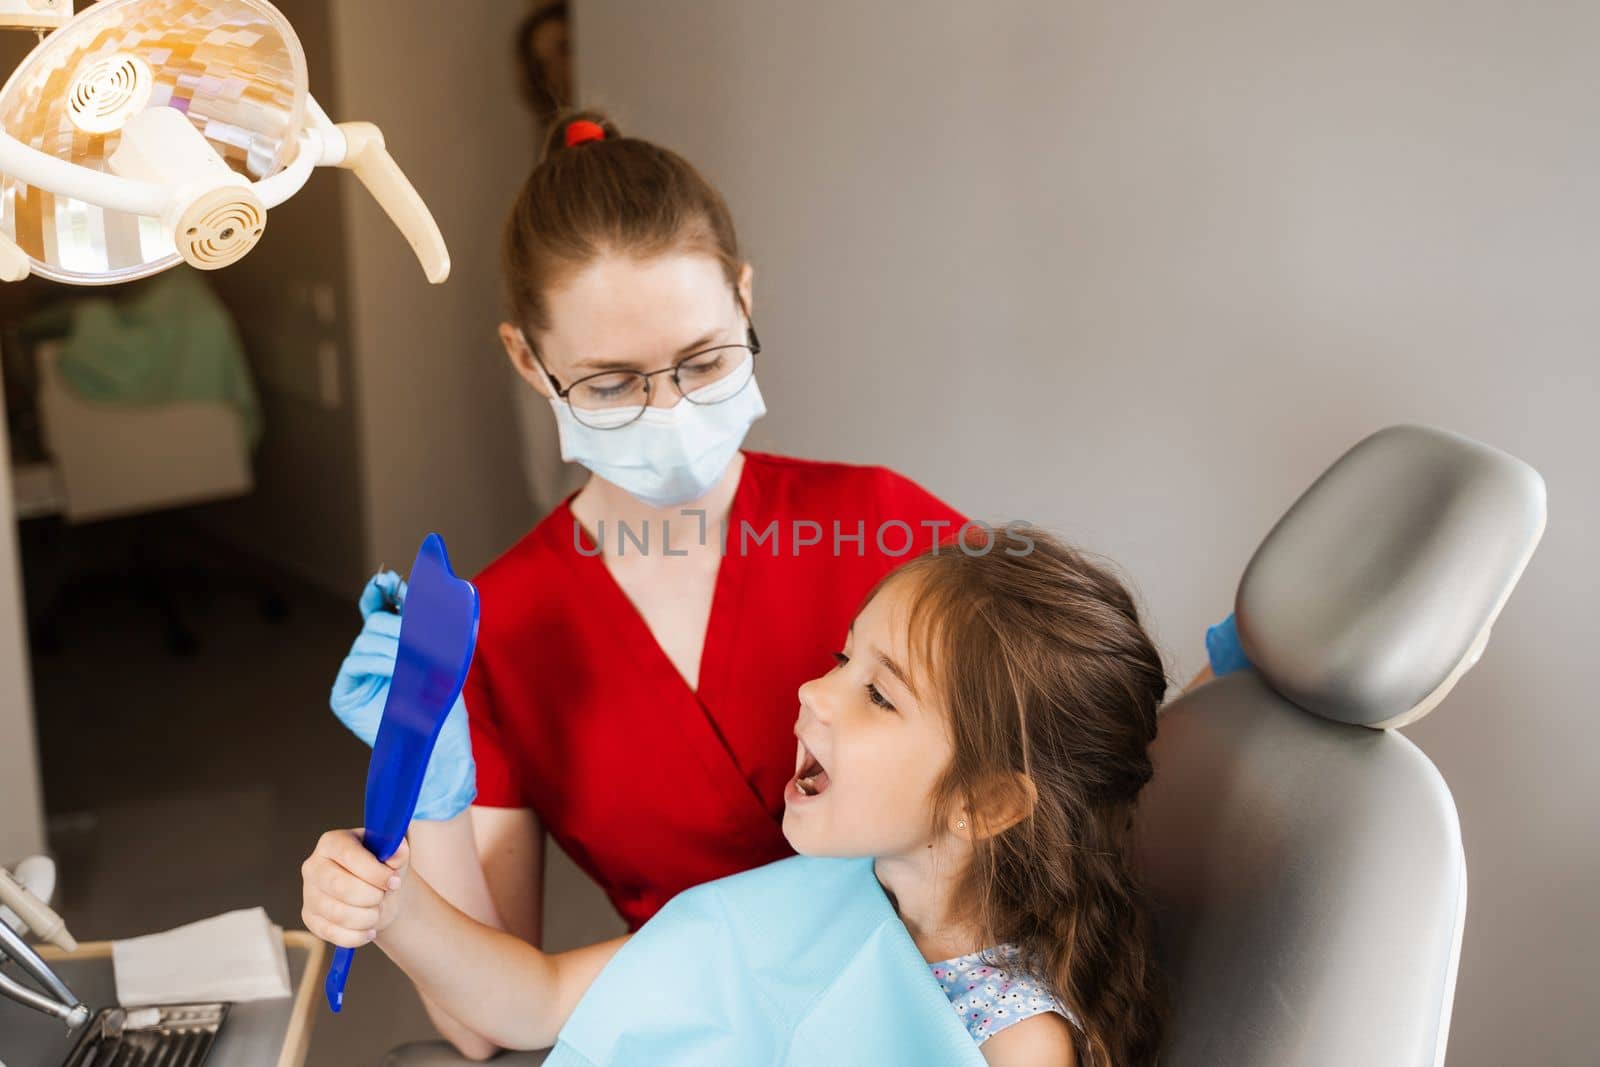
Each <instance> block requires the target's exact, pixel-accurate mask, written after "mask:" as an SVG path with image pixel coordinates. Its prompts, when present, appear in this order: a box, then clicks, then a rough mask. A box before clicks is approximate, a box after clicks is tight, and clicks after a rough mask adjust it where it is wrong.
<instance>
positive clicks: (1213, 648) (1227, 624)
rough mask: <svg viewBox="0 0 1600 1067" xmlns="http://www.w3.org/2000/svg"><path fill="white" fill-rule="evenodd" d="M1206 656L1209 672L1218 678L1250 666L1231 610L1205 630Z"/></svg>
mask: <svg viewBox="0 0 1600 1067" xmlns="http://www.w3.org/2000/svg"><path fill="white" fill-rule="evenodd" d="M1206 657H1207V658H1208V659H1210V660H1211V673H1212V674H1214V675H1216V676H1217V677H1218V678H1221V677H1222V676H1223V675H1224V674H1232V673H1233V672H1234V671H1242V670H1244V669H1245V668H1246V667H1248V666H1250V659H1249V657H1247V656H1246V655H1245V654H1244V646H1243V645H1241V644H1239V627H1238V626H1237V625H1235V623H1234V621H1233V614H1232V613H1231V612H1230V613H1229V615H1228V617H1227V618H1226V619H1223V620H1222V621H1221V622H1219V623H1217V624H1216V625H1215V626H1213V627H1211V628H1210V629H1209V630H1207V631H1206Z"/></svg>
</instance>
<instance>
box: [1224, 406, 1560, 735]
mask: <svg viewBox="0 0 1600 1067" xmlns="http://www.w3.org/2000/svg"><path fill="white" fill-rule="evenodd" d="M1544 523H1545V488H1544V480H1543V479H1542V478H1540V477H1539V473H1538V472H1537V471H1535V470H1534V469H1533V468H1532V467H1530V466H1528V465H1527V464H1526V463H1523V462H1522V461H1521V460H1518V459H1516V458H1514V457H1512V456H1508V455H1506V454H1505V453H1504V452H1500V451H1498V450H1496V449H1493V448H1490V447H1488V446H1487V445H1482V444H1479V443H1478V442H1476V441H1472V440H1469V439H1468V438H1465V437H1462V436H1460V435H1458V434H1453V433H1449V432H1447V431H1445V430H1437V429H1432V428H1429V427H1425V426H1393V427H1390V428H1389V429H1386V430H1380V431H1378V432H1377V433H1375V434H1373V435H1372V436H1371V437H1368V438H1367V439H1366V440H1364V441H1362V442H1361V443H1360V444H1357V445H1356V446H1355V447H1354V448H1352V449H1350V451H1348V452H1346V453H1345V454H1344V455H1343V456H1342V457H1340V459H1339V460H1338V462H1336V463H1334V465H1333V466H1331V467H1329V468H1328V470H1327V471H1325V472H1324V473H1323V475H1322V477H1320V478H1318V479H1317V480H1316V482H1315V483H1314V484H1313V485H1312V486H1311V488H1309V489H1307V490H1306V491H1305V493H1304V494H1302V495H1301V497H1300V499H1299V500H1297V501H1295V503H1294V506H1293V507H1291V508H1290V509H1289V511H1288V512H1287V513H1286V514H1285V515H1284V516H1283V518H1281V519H1279V520H1278V524H1277V525H1276V526H1274V527H1273V528H1272V532H1271V533H1269V534H1268V535H1267V538H1266V540H1265V541H1263V542H1262V543H1261V547H1260V548H1258V549H1256V553H1255V555H1254V556H1253V557H1252V558H1251V560H1250V565H1249V566H1248V567H1247V568H1245V573H1244V577H1243V578H1242V579H1241V580H1240V582H1239V593H1238V597H1237V599H1236V601H1235V609H1234V610H1235V614H1236V616H1237V619H1238V625H1239V638H1240V642H1241V643H1242V644H1243V646H1244V650H1245V654H1246V655H1247V656H1249V658H1250V662H1251V663H1252V664H1253V665H1254V666H1255V667H1256V669H1257V670H1258V671H1259V672H1260V673H1261V675H1262V677H1263V678H1264V679H1265V680H1266V681H1267V682H1268V684H1270V685H1271V686H1272V687H1273V688H1274V689H1276V690H1277V691H1278V692H1279V693H1281V694H1282V695H1283V696H1285V697H1287V698H1288V699H1290V700H1292V701H1293V702H1294V703H1296V704H1298V705H1299V706H1300V707H1302V708H1304V709H1305V710H1307V711H1310V712H1314V713H1315V714H1317V715H1321V716H1323V717H1324V718H1328V719H1333V720H1336V721H1338V722H1346V723H1352V724H1355V725H1358V726H1371V727H1391V726H1403V725H1405V724H1406V723H1408V722H1411V721H1413V720H1415V719H1418V718H1420V717H1422V716H1423V715H1425V714H1427V713H1428V712H1429V711H1431V710H1432V709H1433V707H1434V706H1435V705H1437V704H1438V703H1439V701H1440V700H1442V699H1443V698H1444V695H1445V694H1446V693H1447V692H1449V690H1450V689H1451V687H1453V686H1454V685H1455V683H1456V681H1457V679H1459V678H1460V677H1461V675H1462V674H1464V673H1465V672H1466V671H1467V669H1468V668H1470V667H1471V666H1472V665H1473V663H1475V662H1477V658H1478V656H1479V655H1480V654H1481V653H1482V651H1483V647H1484V645H1485V644H1486V643H1487V641H1488V638H1489V628H1490V626H1491V625H1492V624H1493V622H1494V620H1495V618H1496V617H1497V616H1498V615H1499V614H1500V609H1501V607H1503V606H1504V605H1505V602H1506V598H1507V597H1508V596H1509V595H1510V594H1511V590H1512V588H1513V587H1514V586H1515V585H1516V584H1517V579H1518V578H1520V577H1521V575H1522V569H1523V568H1524V567H1525V566H1526V565H1527V563H1528V559H1529V558H1530V557H1531V556H1532V555H1533V550H1534V548H1535V547H1536V546H1537V545H1538V543H1539V537H1540V535H1541V534H1542V533H1543V532H1544Z"/></svg>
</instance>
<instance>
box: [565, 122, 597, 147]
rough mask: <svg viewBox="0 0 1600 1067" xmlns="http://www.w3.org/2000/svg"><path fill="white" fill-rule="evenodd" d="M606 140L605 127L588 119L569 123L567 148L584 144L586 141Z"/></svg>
mask: <svg viewBox="0 0 1600 1067" xmlns="http://www.w3.org/2000/svg"><path fill="white" fill-rule="evenodd" d="M605 139H606V130H605V127H604V126H602V125H600V124H599V123H598V122H590V121H589V120H588V119H574V120H573V121H572V122H569V123H567V147H568V148H571V147H573V146H574V145H580V144H583V143H584V142H585V141H604V140H605Z"/></svg>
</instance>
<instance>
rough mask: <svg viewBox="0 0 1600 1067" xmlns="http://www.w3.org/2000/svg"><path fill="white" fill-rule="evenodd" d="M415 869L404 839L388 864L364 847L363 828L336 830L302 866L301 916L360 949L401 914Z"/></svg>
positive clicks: (327, 937)
mask: <svg viewBox="0 0 1600 1067" xmlns="http://www.w3.org/2000/svg"><path fill="white" fill-rule="evenodd" d="M410 868H411V846H410V845H409V844H407V843H406V842H404V841H402V842H400V847H399V849H397V850H396V851H395V854H394V855H393V856H390V857H389V862H388V863H383V862H381V861H380V860H379V859H378V858H377V857H376V856H374V855H373V854H372V853H370V852H368V851H367V850H366V849H365V848H364V847H363V846H362V844H361V831H360V830H330V831H329V832H328V833H325V834H323V835H322V837H321V839H320V840H318V841H317V848H316V851H315V852H313V853H311V856H310V857H309V858H308V859H307V860H306V861H305V862H304V863H303V864H301V865H300V877H301V880H302V890H301V901H302V905H301V909H300V920H301V921H302V922H304V923H305V924H306V929H307V930H310V931H311V932H312V933H313V934H316V935H317V936H318V937H320V938H322V940H324V941H328V942H331V943H332V944H335V945H338V946H339V947H341V948H360V947H361V946H362V945H365V944H367V943H368V942H370V941H372V940H374V939H376V938H377V936H378V933H379V931H381V930H384V929H386V928H387V927H388V926H389V924H390V923H392V922H394V921H395V919H396V918H398V917H399V915H400V889H401V887H402V886H404V885H405V881H406V874H407V873H408V872H409V871H410Z"/></svg>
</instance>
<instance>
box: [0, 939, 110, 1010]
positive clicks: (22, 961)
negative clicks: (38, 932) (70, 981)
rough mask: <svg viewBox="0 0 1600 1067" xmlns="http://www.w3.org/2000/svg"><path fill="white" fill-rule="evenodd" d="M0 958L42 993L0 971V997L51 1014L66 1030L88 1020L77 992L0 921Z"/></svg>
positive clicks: (85, 1008)
mask: <svg viewBox="0 0 1600 1067" xmlns="http://www.w3.org/2000/svg"><path fill="white" fill-rule="evenodd" d="M4 957H10V958H11V959H12V960H13V961H14V962H15V963H16V964H17V966H18V967H21V968H22V970H23V971H24V972H26V974H27V975H28V977H29V978H32V979H33V980H34V981H35V982H37V983H38V984H39V986H40V988H41V989H42V990H43V992H36V991H34V990H32V989H29V988H28V987H27V986H25V985H23V984H22V983H21V982H18V981H16V980H15V979H13V978H11V977H10V976H9V975H6V974H4V973H0V996H5V997H9V998H10V999H11V1000H14V1001H16V1002H17V1003H18V1004H22V1005H24V1006H26V1007H29V1008H33V1009H34V1010H35V1011H41V1012H44V1013H45V1014H46V1015H54V1016H55V1017H56V1018H58V1019H60V1020H61V1021H62V1022H64V1023H66V1025H67V1029H68V1030H76V1029H77V1028H78V1027H80V1026H82V1025H83V1024H84V1023H85V1022H86V1021H88V1018H89V1009H88V1008H87V1007H85V1006H84V1005H83V1002H82V1001H80V1000H79V999H78V997H77V994H75V993H73V992H72V990H70V989H68V988H67V984H66V983H65V982H63V981H62V980H61V979H60V978H59V977H57V976H56V973H55V972H54V971H52V970H51V969H50V967H49V965H48V964H46V963H45V962H44V960H42V959H40V958H39V954H38V953H37V952H35V951H33V949H32V948H31V947H29V945H28V943H27V942H26V941H24V940H23V939H22V936H21V935H20V934H18V933H16V932H14V931H13V930H12V929H11V927H9V926H7V925H6V924H5V923H0V958H4Z"/></svg>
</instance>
